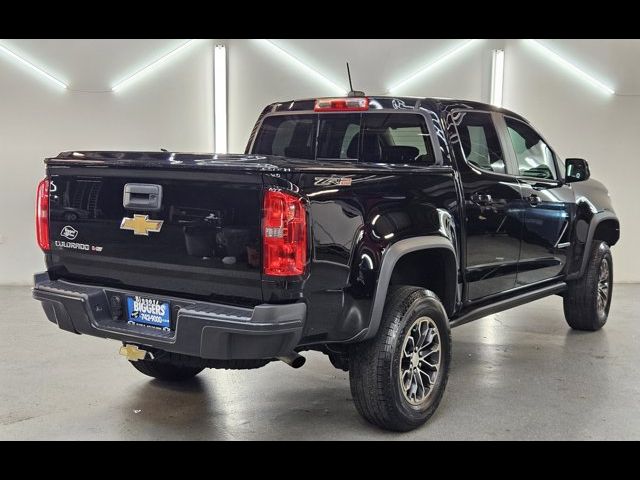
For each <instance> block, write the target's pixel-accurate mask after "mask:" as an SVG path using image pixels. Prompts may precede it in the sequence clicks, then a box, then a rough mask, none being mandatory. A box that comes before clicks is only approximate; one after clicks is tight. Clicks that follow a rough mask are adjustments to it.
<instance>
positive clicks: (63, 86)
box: [0, 45, 69, 88]
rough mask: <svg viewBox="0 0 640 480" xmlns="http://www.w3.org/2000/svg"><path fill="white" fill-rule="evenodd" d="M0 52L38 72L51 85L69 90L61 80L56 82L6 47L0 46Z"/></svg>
mask: <svg viewBox="0 0 640 480" xmlns="http://www.w3.org/2000/svg"><path fill="white" fill-rule="evenodd" d="M0 52H4V53H6V54H7V55H8V56H10V57H11V58H13V59H14V60H17V61H18V62H20V63H22V64H23V65H26V66H27V67H29V68H31V69H32V70H34V71H35V72H38V73H39V74H40V75H42V76H43V77H46V78H47V79H49V80H50V81H52V82H53V83H55V84H56V85H58V86H59V87H62V88H69V86H68V85H67V84H66V83H64V82H63V81H61V80H58V79H57V78H56V77H54V76H53V75H51V74H49V73H47V72H45V71H44V70H43V69H41V68H40V67H37V66H35V65H34V64H33V63H31V62H30V61H28V60H26V59H24V58H22V57H21V56H20V55H18V54H17V53H14V52H12V51H11V50H9V49H8V48H7V47H4V46H2V45H0Z"/></svg>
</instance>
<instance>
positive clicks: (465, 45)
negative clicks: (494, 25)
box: [389, 39, 478, 93]
mask: <svg viewBox="0 0 640 480" xmlns="http://www.w3.org/2000/svg"><path fill="white" fill-rule="evenodd" d="M477 41H478V39H472V40H467V41H466V42H464V43H462V44H461V45H458V46H457V47H456V48H454V49H453V50H451V51H450V52H447V53H445V54H444V55H442V56H441V57H439V58H437V59H436V60H434V61H433V62H431V63H428V64H427V65H425V66H424V67H422V68H420V69H419V70H418V71H417V72H415V73H413V74H411V75H410V76H408V77H407V78H405V79H404V80H402V81H401V82H398V83H396V84H395V85H394V86H393V87H390V88H389V93H392V92H394V91H397V90H398V89H399V88H400V87H403V86H405V85H406V84H407V83H409V82H411V81H412V80H414V79H415V78H417V77H420V76H422V75H424V74H425V73H427V72H429V71H431V70H433V69H434V68H435V67H437V66H438V65H441V64H442V63H444V62H446V61H447V60H449V59H450V58H452V57H454V56H455V55H456V54H458V53H460V52H461V51H463V50H466V49H467V48H468V47H470V46H471V45H473V44H475V43H476V42H477Z"/></svg>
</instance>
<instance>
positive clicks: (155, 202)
mask: <svg viewBox="0 0 640 480" xmlns="http://www.w3.org/2000/svg"><path fill="white" fill-rule="evenodd" d="M122 205H123V206H124V208H126V209H129V210H146V211H157V210H160V206H161V205H162V185H153V184H150V183H127V184H126V185H125V186H124V195H123V196H122Z"/></svg>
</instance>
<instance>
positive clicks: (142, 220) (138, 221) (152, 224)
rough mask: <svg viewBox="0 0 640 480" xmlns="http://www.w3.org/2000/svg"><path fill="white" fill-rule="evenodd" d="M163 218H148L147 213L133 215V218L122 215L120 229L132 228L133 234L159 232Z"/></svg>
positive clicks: (147, 234)
mask: <svg viewBox="0 0 640 480" xmlns="http://www.w3.org/2000/svg"><path fill="white" fill-rule="evenodd" d="M163 223H164V220H149V215H134V216H133V218H129V217H124V218H123V219H122V223H121V224H120V230H133V233H134V234H135V235H146V236H147V237H148V236H149V232H159V231H160V229H161V228H162V224H163Z"/></svg>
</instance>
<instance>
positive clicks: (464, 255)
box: [46, 97, 619, 346]
mask: <svg viewBox="0 0 640 480" xmlns="http://www.w3.org/2000/svg"><path fill="white" fill-rule="evenodd" d="M371 108H374V109H377V110H380V111H381V112H387V111H388V112H395V111H398V110H403V111H405V112H415V113H416V114H419V115H423V116H424V118H425V120H426V122H427V124H428V127H429V131H430V132H431V139H432V141H433V149H434V151H435V152H436V157H437V160H438V161H437V162H436V164H435V165H424V166H422V165H417V164H368V163H365V162H362V161H360V162H351V161H331V162H324V163H323V162H320V161H315V160H299V159H291V158H284V157H272V156H271V157H266V156H261V155H254V154H252V145H253V142H254V140H255V137H256V133H257V132H258V131H259V129H260V124H261V121H262V120H263V119H264V118H265V117H266V116H268V115H278V114H280V113H281V112H287V114H295V113H310V111H311V113H312V111H313V101H310V100H303V101H292V102H283V103H278V104H273V105H270V106H268V107H267V108H265V109H264V111H263V112H262V114H261V116H260V119H259V120H258V122H257V124H256V127H255V128H254V130H253V132H252V134H251V138H250V139H249V143H248V145H247V151H246V152H245V154H244V155H211V154H178V153H168V152H167V153H164V152H163V153H160V152H67V153H62V154H60V155H59V156H58V157H55V158H50V159H47V175H48V176H50V177H51V179H52V181H53V183H54V185H55V191H54V192H52V193H51V217H50V219H51V220H50V222H51V223H50V224H51V230H50V231H51V241H52V251H51V252H50V253H49V254H47V255H46V258H47V267H48V272H49V275H50V277H51V278H52V279H54V280H55V279H65V280H69V281H72V282H82V283H84V284H93V285H102V286H107V287H113V288H119V289H131V290H135V291H143V292H148V293H150V294H154V295H158V296H162V295H166V296H171V297H175V296H179V297H181V298H190V299H194V300H198V301H208V302H218V303H225V304H229V305H236V306H241V307H253V306H255V305H258V304H263V303H270V304H286V303H294V302H305V303H306V305H307V310H306V312H307V313H306V320H305V322H304V327H303V333H302V336H301V338H300V341H299V344H298V346H305V345H318V344H319V345H322V344H326V343H331V342H345V341H354V340H358V339H362V338H365V337H366V336H367V335H368V336H370V335H371V334H372V333H375V332H372V331H371V330H370V328H372V327H371V319H372V312H373V310H374V300H375V296H376V292H377V291H378V288H379V287H380V285H378V283H379V282H378V280H379V276H380V271H381V268H382V265H383V263H384V259H385V255H387V254H388V252H390V251H391V249H393V246H394V245H396V244H397V245H400V244H399V243H398V242H402V241H403V240H408V239H421V238H426V237H431V238H433V237H435V238H439V239H442V242H445V243H449V244H450V245H451V247H452V251H453V252H454V257H455V258H454V260H453V262H437V261H429V262H426V263H425V264H419V265H413V268H409V267H410V266H407V265H404V266H403V268H405V269H407V270H406V272H408V273H406V274H405V275H408V276H409V277H405V278H412V277H411V276H413V277H415V279H416V280H415V281H416V282H418V281H423V282H426V283H427V284H426V285H424V286H425V287H430V286H432V285H434V287H433V288H435V289H436V290H437V289H440V291H436V293H437V294H438V295H439V296H440V297H441V299H442V300H443V302H444V303H445V308H446V310H447V313H448V314H449V317H450V319H452V320H455V318H457V317H460V316H461V315H464V314H465V313H468V312H469V311H471V310H473V309H474V308H476V307H478V306H481V305H486V304H487V303H490V302H492V301H494V300H497V299H498V300H499V299H504V298H508V297H509V296H510V295H516V294H518V293H521V292H522V291H523V290H526V289H528V288H536V287H537V286H539V285H544V284H546V283H548V282H553V281H557V280H565V279H570V278H575V277H576V276H579V275H580V274H581V265H582V260H583V258H584V250H585V245H586V244H587V243H588V241H589V238H590V232H591V236H593V231H594V230H593V229H595V228H597V226H598V222H597V221H594V219H596V220H597V219H598V218H600V217H599V216H601V217H602V218H603V221H605V222H613V223H611V224H610V228H611V232H613V233H608V235H611V237H610V239H609V242H610V243H611V244H613V243H615V242H616V241H617V240H618V235H619V233H618V231H619V230H618V229H619V225H618V221H617V219H616V218H615V214H614V213H613V209H612V206H611V202H610V199H609V196H608V194H607V192H606V190H605V189H604V187H603V186H602V185H601V184H600V183H599V182H597V181H595V180H587V181H583V182H577V183H571V184H569V183H565V182H564V181H563V180H562V175H563V173H562V171H561V170H562V168H563V167H562V166H561V165H559V166H558V167H557V168H558V171H559V177H560V178H559V179H558V180H554V181H546V180H540V179H531V178H524V177H520V176H518V175H504V174H499V173H494V172H488V171H483V170H481V169H478V168H475V167H474V166H472V165H470V164H469V163H468V162H467V161H466V159H465V158H464V153H463V150H462V149H461V147H460V145H459V143H458V141H457V138H458V136H457V133H456V125H455V122H454V121H453V120H452V118H453V117H452V115H453V114H455V112H459V111H488V112H491V114H492V115H502V114H505V115H509V116H511V117H514V118H518V119H520V120H523V119H522V118H521V117H519V116H517V115H516V114H514V113H512V112H508V111H506V110H502V109H495V108H493V107H490V106H488V105H484V104H480V103H475V102H463V101H454V100H438V99H417V98H387V97H376V98H372V107H371ZM327 115H330V113H327ZM510 173H513V172H510ZM326 178H338V179H344V178H348V179H350V185H345V186H340V185H327V184H326V182H325V183H323V182H322V181H318V179H326ZM131 182H138V183H153V184H159V185H162V188H163V200H162V208H161V210H160V211H158V212H153V213H148V214H149V217H150V218H151V219H157V220H163V221H164V225H163V229H162V232H161V233H160V234H153V233H152V234H150V235H149V236H148V237H146V236H137V235H133V233H132V232H131V231H125V230H121V229H119V224H120V222H121V220H122V218H123V217H126V216H131V215H132V214H133V213H135V212H131V211H127V210H126V209H124V207H123V205H122V191H123V187H124V184H125V183H131ZM270 187H276V188H281V189H284V190H288V191H291V192H293V193H294V194H296V195H299V196H301V197H302V198H304V199H305V202H306V203H305V205H306V208H307V211H308V228H309V239H310V242H309V252H308V253H309V255H308V259H309V261H308V266H307V268H306V272H305V274H304V275H302V276H300V277H295V278H277V277H268V276H266V275H263V274H262V268H261V265H262V263H261V253H262V252H261V250H262V246H261V209H262V194H263V191H264V190H265V189H266V188H270ZM532 194H533V195H536V196H537V197H538V200H537V201H538V203H537V204H536V205H535V206H532V204H531V203H530V197H531V195H532ZM142 213H144V212H142ZM65 226H71V227H73V228H74V229H75V230H77V231H78V235H77V238H76V239H75V240H74V241H75V242H80V243H83V244H89V245H90V246H99V247H102V250H101V251H100V252H96V251H93V250H90V251H76V250H73V249H69V248H66V247H58V246H56V244H55V242H56V241H69V240H68V239H65V238H62V237H61V236H60V233H61V232H62V231H63V229H64V227H65ZM434 251H435V252H436V253H438V250H437V249H436V250H434ZM440 253H441V254H442V255H441V256H444V255H445V253H446V252H445V251H444V250H442V251H440ZM225 257H234V259H235V263H232V264H229V263H225V262H224V261H223V258H225ZM414 258H420V257H414ZM443 258H444V257H443ZM399 264H400V263H398V265H399ZM444 269H450V270H453V271H451V272H448V274H447V275H448V277H449V278H450V279H451V282H449V281H446V282H443V281H440V280H438V279H436V278H434V277H436V276H442V275H445V273H444V272H443V270H444ZM394 275H395V272H394ZM394 275H392V276H391V281H392V282H394V281H395V280H398V277H397V276H396V277H394ZM394 279H395V280H394ZM376 328H377V325H376Z"/></svg>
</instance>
